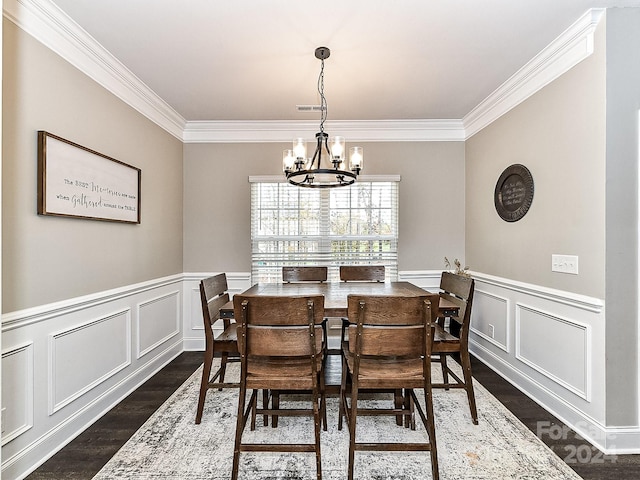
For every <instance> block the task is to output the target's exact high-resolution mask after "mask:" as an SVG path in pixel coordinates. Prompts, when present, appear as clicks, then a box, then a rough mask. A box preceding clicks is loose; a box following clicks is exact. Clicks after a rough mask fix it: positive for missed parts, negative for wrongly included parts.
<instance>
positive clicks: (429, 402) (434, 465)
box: [424, 366, 440, 480]
mask: <svg viewBox="0 0 640 480" xmlns="http://www.w3.org/2000/svg"><path fill="white" fill-rule="evenodd" d="M427 373H428V376H426V379H425V386H424V400H425V411H426V416H427V425H426V428H427V431H428V433H429V445H430V448H429V453H430V454H431V475H432V476H433V480H439V478H440V477H439V473H438V448H437V445H436V423H435V419H434V417H433V396H432V389H431V368H430V366H429V367H428V372H427Z"/></svg>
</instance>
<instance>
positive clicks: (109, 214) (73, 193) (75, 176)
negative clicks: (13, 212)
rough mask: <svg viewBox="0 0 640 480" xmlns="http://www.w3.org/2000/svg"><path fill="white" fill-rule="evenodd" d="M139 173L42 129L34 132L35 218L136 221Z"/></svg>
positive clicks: (122, 163)
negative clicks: (38, 216) (36, 170)
mask: <svg viewBox="0 0 640 480" xmlns="http://www.w3.org/2000/svg"><path fill="white" fill-rule="evenodd" d="M141 176H142V172H141V170H140V169H139V168H136V167H132V166H131V165H128V164H126V163H124V162H121V161H119V160H116V159H115V158H111V157H108V156H106V155H103V154H101V153H98V152H95V151H93V150H91V149H89V148H86V147H83V146H81V145H78V144H76V143H73V142H70V141H69V140H65V139H64V138H61V137H58V136H56V135H53V134H51V133H48V132H45V131H39V132H38V214H39V215H55V216H60V217H72V218H84V219H90V220H103V221H108V222H123V223H140V185H141Z"/></svg>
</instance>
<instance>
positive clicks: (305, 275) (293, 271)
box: [282, 267, 328, 283]
mask: <svg viewBox="0 0 640 480" xmlns="http://www.w3.org/2000/svg"><path fill="white" fill-rule="evenodd" d="M327 274H328V268H327V267H282V281H283V282H287V283H290V282H326V281H327Z"/></svg>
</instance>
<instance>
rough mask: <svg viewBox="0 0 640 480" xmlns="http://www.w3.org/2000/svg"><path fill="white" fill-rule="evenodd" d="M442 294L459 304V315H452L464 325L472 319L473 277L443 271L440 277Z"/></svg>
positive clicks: (453, 318)
mask: <svg viewBox="0 0 640 480" xmlns="http://www.w3.org/2000/svg"><path fill="white" fill-rule="evenodd" d="M440 290H441V293H440V295H441V296H443V297H445V298H446V299H447V300H449V301H450V302H453V303H455V304H456V305H458V308H459V310H458V315H456V316H452V317H450V318H451V319H452V320H454V321H456V322H457V323H459V324H460V325H462V326H463V327H464V326H465V324H466V325H467V326H468V324H469V322H470V320H471V302H472V300H473V292H474V281H473V279H472V278H471V277H465V276H463V275H457V274H454V273H451V272H443V273H442V277H441V279H440Z"/></svg>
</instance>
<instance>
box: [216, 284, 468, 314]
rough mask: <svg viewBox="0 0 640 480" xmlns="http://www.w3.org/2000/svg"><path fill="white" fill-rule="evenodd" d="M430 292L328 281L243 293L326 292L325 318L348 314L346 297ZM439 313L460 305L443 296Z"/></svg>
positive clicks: (256, 288) (229, 309)
mask: <svg viewBox="0 0 640 480" xmlns="http://www.w3.org/2000/svg"><path fill="white" fill-rule="evenodd" d="M425 293H429V292H427V291H426V290H424V289H422V288H420V287H417V286H415V285H414V284H412V283H409V282H327V283H258V284H256V285H254V286H253V287H251V288H250V289H248V290H247V291H245V292H243V295H324V316H325V317H346V316H347V296H348V295H350V294H359V295H389V296H414V295H416V296H417V295H424V294H425ZM439 308H440V315H441V316H445V317H446V316H450V315H455V314H456V313H457V312H458V306H457V305H455V304H454V303H452V302H450V301H448V300H446V299H444V298H442V297H441V298H440V305H439ZM220 315H221V316H222V317H233V303H232V302H229V303H227V304H226V305H224V306H223V307H222V308H221V309H220Z"/></svg>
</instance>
